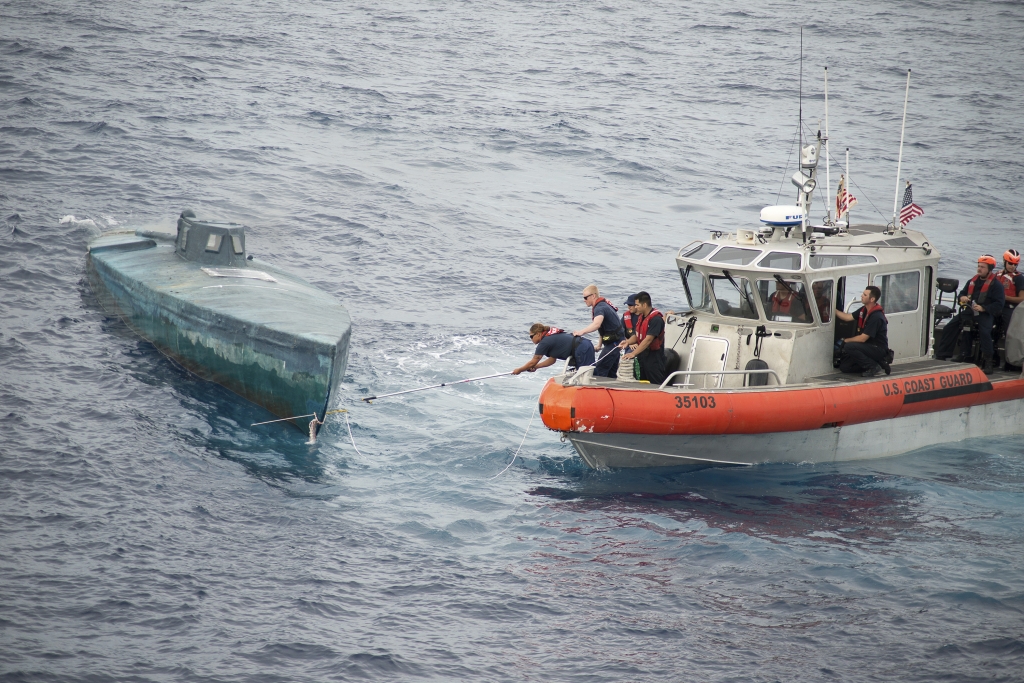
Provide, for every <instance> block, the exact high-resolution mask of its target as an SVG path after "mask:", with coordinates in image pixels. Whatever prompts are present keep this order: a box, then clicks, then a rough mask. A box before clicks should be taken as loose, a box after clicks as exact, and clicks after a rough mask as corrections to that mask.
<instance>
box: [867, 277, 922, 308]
mask: <svg viewBox="0 0 1024 683" xmlns="http://www.w3.org/2000/svg"><path fill="white" fill-rule="evenodd" d="M876 279H877V280H878V288H879V289H880V290H882V300H881V301H879V302H878V303H880V304H882V308H883V309H884V310H885V312H886V313H887V314H892V313H907V312H908V311H916V310H917V306H918V300H919V299H920V298H921V271H919V270H912V271H910V272H907V273H893V274H891V275H882V276H881V277H878V278H876Z"/></svg>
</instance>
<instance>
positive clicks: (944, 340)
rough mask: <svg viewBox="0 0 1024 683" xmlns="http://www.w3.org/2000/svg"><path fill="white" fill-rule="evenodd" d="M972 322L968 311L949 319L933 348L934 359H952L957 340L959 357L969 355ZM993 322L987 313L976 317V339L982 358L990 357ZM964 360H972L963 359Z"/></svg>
mask: <svg viewBox="0 0 1024 683" xmlns="http://www.w3.org/2000/svg"><path fill="white" fill-rule="evenodd" d="M973 322H974V315H973V314H971V312H970V309H965V310H963V311H960V312H959V313H957V314H956V315H954V316H953V317H952V318H950V319H949V322H948V323H946V326H945V327H944V328H943V329H942V336H941V337H940V338H939V343H938V344H936V346H935V357H936V358H938V359H940V360H945V359H947V358H950V357H952V355H953V349H954V348H956V340H957V339H958V338H959V339H960V357H961V358H964V356H965V355H966V354H969V353H970V352H971V345H972V344H973V343H974V332H973V330H972V323H973ZM994 322H995V320H994V319H993V318H992V316H991V314H989V313H979V314H978V316H977V323H978V339H979V341H980V342H981V353H982V355H984V356H989V357H991V356H992V348H993V344H992V324H993V323H994ZM964 360H973V359H971V358H964Z"/></svg>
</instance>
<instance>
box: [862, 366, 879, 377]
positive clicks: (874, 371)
mask: <svg viewBox="0 0 1024 683" xmlns="http://www.w3.org/2000/svg"><path fill="white" fill-rule="evenodd" d="M881 374H882V368H881V367H879V366H878V363H875V364H874V365H872V366H871V367H870V368H869V369H867V370H865V371H864V372H862V373H860V376H861V377H877V376H878V375H881Z"/></svg>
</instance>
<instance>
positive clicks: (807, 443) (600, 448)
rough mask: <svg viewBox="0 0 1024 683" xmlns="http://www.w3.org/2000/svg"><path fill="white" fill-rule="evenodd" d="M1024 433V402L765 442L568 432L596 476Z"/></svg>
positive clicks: (846, 454) (878, 452) (817, 457)
mask: <svg viewBox="0 0 1024 683" xmlns="http://www.w3.org/2000/svg"><path fill="white" fill-rule="evenodd" d="M1021 433H1024V399H1014V400H1009V401H1002V402H999V403H984V404H980V405H974V406H967V407H964V408H953V409H950V410H942V411H937V412H930V413H920V414H917V415H908V416H906V417H897V418H893V419H889V420H879V421H875V422H863V423H858V424H853V425H849V426H844V427H825V428H820V429H812V430H803V431H798V432H774V433H769V434H708V435H699V434H698V435H666V434H599V433H574V432H569V433H567V434H566V437H567V438H568V439H569V441H570V442H572V444H573V446H574V447H575V448H576V451H577V452H578V453H579V454H580V457H582V458H583V460H584V461H585V462H586V463H587V464H588V465H590V466H591V467H594V468H597V469H609V468H612V469H613V468H633V467H682V468H695V469H696V468H702V467H723V466H735V465H757V464H763V463H772V462H776V463H784V462H789V463H796V462H811V463H829V462H839V461H845V460H866V459H871V458H885V457H890V456H894V455H900V454H902V453H909V452H910V451H914V450H917V449H919V448H925V447H927V446H934V445H937V444H941V443H952V442H956V441H962V440H964V439H970V438H976V437H992V436H1009V435H1014V434H1021Z"/></svg>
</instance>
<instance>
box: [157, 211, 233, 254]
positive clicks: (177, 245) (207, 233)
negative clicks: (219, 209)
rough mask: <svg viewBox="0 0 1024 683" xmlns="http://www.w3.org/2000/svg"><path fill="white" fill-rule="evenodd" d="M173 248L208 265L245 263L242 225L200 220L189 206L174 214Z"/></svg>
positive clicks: (176, 251)
mask: <svg viewBox="0 0 1024 683" xmlns="http://www.w3.org/2000/svg"><path fill="white" fill-rule="evenodd" d="M174 251H175V253H176V254H178V256H180V257H182V258H183V259H185V260H186V261H194V262H196V263H202V264H204V265H208V266H229V267H235V268H244V267H245V226H244V225H239V224H238V223H221V222H217V221H200V220H199V219H197V218H196V214H195V212H194V211H192V210H191V209H185V210H184V211H182V212H181V216H180V217H179V218H178V236H177V238H176V239H175V240H174Z"/></svg>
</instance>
